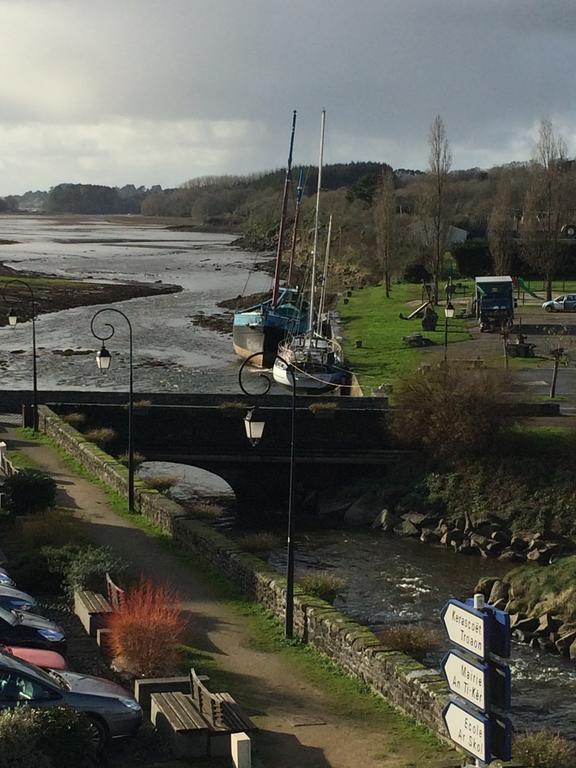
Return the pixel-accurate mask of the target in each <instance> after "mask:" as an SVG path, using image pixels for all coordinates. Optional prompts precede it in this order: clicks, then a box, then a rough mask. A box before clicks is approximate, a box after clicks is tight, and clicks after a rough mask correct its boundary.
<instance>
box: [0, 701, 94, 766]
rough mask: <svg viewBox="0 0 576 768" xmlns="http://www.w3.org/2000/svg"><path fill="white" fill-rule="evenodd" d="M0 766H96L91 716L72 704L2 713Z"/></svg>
mask: <svg viewBox="0 0 576 768" xmlns="http://www.w3.org/2000/svg"><path fill="white" fill-rule="evenodd" d="M0 743H1V744H2V749H1V750H0V768H92V767H93V766H96V765H97V762H96V755H95V753H94V748H93V746H92V743H91V740H90V728H89V724H88V720H87V718H86V717H85V716H84V715H82V714H80V713H78V712H75V711H74V710H72V709H69V708H68V707H56V708H50V709H29V708H27V707H17V708H15V709H9V710H5V711H3V712H0Z"/></svg>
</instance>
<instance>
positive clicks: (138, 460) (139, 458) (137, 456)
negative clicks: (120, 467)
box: [118, 451, 146, 467]
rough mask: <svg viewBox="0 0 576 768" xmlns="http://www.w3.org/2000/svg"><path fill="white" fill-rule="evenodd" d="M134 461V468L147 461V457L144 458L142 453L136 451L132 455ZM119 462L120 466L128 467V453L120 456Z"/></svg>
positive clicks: (125, 452)
mask: <svg viewBox="0 0 576 768" xmlns="http://www.w3.org/2000/svg"><path fill="white" fill-rule="evenodd" d="M132 459H133V461H134V466H136V467H137V466H138V464H142V462H143V461H146V456H143V455H142V454H141V453H138V451H134V452H133V454H132ZM118 461H119V462H120V464H124V466H125V467H127V466H128V451H124V453H121V454H120V455H119V456H118Z"/></svg>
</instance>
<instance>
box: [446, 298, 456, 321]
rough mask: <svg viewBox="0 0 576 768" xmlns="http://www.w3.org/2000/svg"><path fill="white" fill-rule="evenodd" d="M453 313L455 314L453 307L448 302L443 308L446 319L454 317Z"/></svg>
mask: <svg viewBox="0 0 576 768" xmlns="http://www.w3.org/2000/svg"><path fill="white" fill-rule="evenodd" d="M454 312H455V309H454V305H453V304H452V302H451V301H449V302H448V303H447V304H446V306H445V308H444V314H445V315H446V317H447V318H451V317H454Z"/></svg>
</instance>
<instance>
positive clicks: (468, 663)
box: [442, 651, 512, 710]
mask: <svg viewBox="0 0 576 768" xmlns="http://www.w3.org/2000/svg"><path fill="white" fill-rule="evenodd" d="M442 671H443V672H444V674H445V675H446V679H447V681H448V685H449V687H450V690H451V691H452V693H455V694H456V695H457V696H460V698H462V699H465V700H466V701H469V702H470V704H474V706H475V707H478V709H483V710H488V709H490V708H491V707H499V708H500V709H508V708H509V707H510V699H511V688H512V684H511V676H510V667H508V665H506V664H499V663H498V662H496V661H490V662H489V663H483V662H481V661H476V660H474V659H468V658H466V656H465V655H463V654H462V653H460V651H450V653H449V654H448V655H447V656H445V657H444V658H443V659H442Z"/></svg>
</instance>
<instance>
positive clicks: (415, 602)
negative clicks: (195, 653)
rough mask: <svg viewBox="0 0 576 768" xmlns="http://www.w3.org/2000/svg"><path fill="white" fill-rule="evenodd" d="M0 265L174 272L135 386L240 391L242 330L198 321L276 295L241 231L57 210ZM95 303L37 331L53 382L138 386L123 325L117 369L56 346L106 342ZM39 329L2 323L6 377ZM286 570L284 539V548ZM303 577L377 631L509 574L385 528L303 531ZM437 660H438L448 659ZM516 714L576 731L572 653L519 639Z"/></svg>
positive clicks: (82, 271) (42, 371)
mask: <svg viewBox="0 0 576 768" xmlns="http://www.w3.org/2000/svg"><path fill="white" fill-rule="evenodd" d="M1 239H13V240H17V241H19V244H18V245H1V246H0V260H1V261H3V262H5V263H6V264H8V265H10V266H13V267H15V268H17V269H31V270H37V271H40V272H49V273H52V274H55V275H60V276H63V277H82V278H86V279H95V280H100V281H102V280H120V281H122V280H138V281H143V282H146V281H150V282H154V281H157V280H163V281H164V282H169V283H178V284H180V285H181V286H182V287H183V291H182V292H181V293H178V294H167V295H163V296H155V297H153V298H142V299H133V300H131V301H129V302H123V303H122V304H121V307H122V309H123V311H125V312H126V313H127V314H129V316H130V318H131V321H132V324H133V327H134V345H135V347H134V354H135V389H136V390H137V391H138V390H139V391H146V390H150V391H176V392H177V391H181V392H231V393H237V392H238V389H237V387H238V385H237V373H238V361H237V360H236V358H235V356H234V354H233V352H232V349H231V336H229V335H225V334H220V333H217V332H215V331H211V330H209V329H207V328H203V327H200V326H197V325H194V324H193V323H192V319H191V316H193V315H195V314H196V313H198V312H204V313H206V314H214V313H217V312H219V311H221V310H219V309H218V308H217V306H216V303H217V302H218V301H220V300H222V299H226V298H231V297H234V296H236V295H238V294H242V293H244V292H246V293H254V292H256V291H263V290H267V289H268V287H269V286H270V277H269V276H268V275H267V274H266V273H265V272H263V271H261V270H260V269H258V267H259V266H261V264H262V261H263V257H261V256H255V255H254V254H248V253H245V252H242V251H241V250H239V249H237V248H235V247H232V246H231V242H232V240H233V237H232V236H227V235H212V234H203V233H182V232H170V231H168V230H165V229H159V228H157V227H155V226H153V225H150V226H142V225H123V224H121V223H115V224H108V223H106V222H105V221H104V220H101V219H98V218H94V219H90V220H88V221H87V222H86V223H78V222H74V221H72V222H70V220H58V219H49V218H45V217H36V218H34V217H22V216H17V217H16V216H12V217H11V216H2V217H0V240H1ZM93 313H94V308H89V307H86V308H77V309H72V310H66V311H63V312H57V313H54V314H50V315H43V316H41V317H40V318H39V321H38V327H37V337H38V347H39V359H38V375H39V386H40V388H42V387H46V388H51V389H58V388H63V389H64V388H70V389H82V388H88V389H94V388H98V387H108V388H113V389H124V388H125V387H126V375H127V371H126V366H127V344H126V341H127V337H126V334H125V331H124V329H123V328H122V327H121V324H120V323H118V325H117V333H116V336H115V337H114V340H113V341H114V343H112V342H110V344H109V348H110V349H111V351H112V352H113V353H114V355H115V356H117V357H116V358H115V364H114V365H113V366H112V367H111V369H110V371H109V373H108V374H107V375H106V376H103V375H102V374H100V373H99V372H98V371H97V369H96V366H95V364H94V360H93V357H92V355H90V356H72V357H61V356H58V355H54V354H53V350H55V349H67V348H71V349H76V350H83V349H95V348H96V346H97V343H96V342H95V340H94V338H93V337H92V336H91V334H90V318H91V317H92V315H93ZM29 334H30V331H29V327H27V326H26V325H22V326H17V327H16V328H7V327H6V328H2V329H0V357H3V358H4V360H5V361H6V364H7V367H6V368H5V371H4V374H3V382H2V386H3V387H6V388H19V387H27V386H29V383H30V365H29V360H28V359H27V357H28V356H27V355H23V354H14V352H15V351H17V350H22V349H24V350H26V349H28V348H29V345H30V335H29ZM144 471H145V472H153V473H157V472H158V471H168V472H169V473H170V474H176V475H178V482H177V485H176V486H175V489H174V491H175V494H176V495H177V496H178V497H179V498H180V499H182V500H183V501H186V500H187V499H189V498H190V497H191V496H195V495H206V496H211V497H212V496H214V495H215V494H223V495H224V497H225V498H226V500H227V501H228V502H230V501H231V498H230V489H228V488H227V486H226V484H225V483H223V482H222V481H218V480H215V479H214V477H213V476H210V475H208V473H204V472H202V471H200V470H192V469H188V468H184V467H174V466H168V467H167V466H163V465H150V466H148V467H146V468H145V470H144ZM271 563H272V564H273V565H275V566H277V567H279V568H283V567H284V548H283V547H280V548H279V549H278V550H277V551H276V552H274V553H273V554H272V556H271ZM296 565H297V573H299V574H300V573H304V572H305V571H307V570H311V569H315V570H318V569H320V570H330V571H332V572H334V573H335V574H337V575H338V576H340V577H341V578H342V579H343V581H344V584H345V586H344V588H343V590H342V594H341V595H340V596H339V597H338V598H337V601H336V604H337V606H338V607H339V608H340V609H341V610H343V611H345V612H346V613H348V614H349V615H350V616H352V617H354V618H355V619H357V620H358V621H361V622H363V623H365V624H367V625H368V626H371V627H374V628H375V629H378V628H380V627H383V626H386V625H388V624H393V623H410V622H413V623H419V624H423V625H425V626H428V627H439V612H440V610H441V608H442V606H443V605H444V603H445V602H446V600H447V599H448V598H450V597H459V598H463V597H466V596H469V595H471V593H472V589H473V586H474V584H475V582H476V581H477V579H478V578H479V577H480V576H483V575H487V574H494V573H504V572H505V567H503V566H502V565H501V564H499V563H497V562H495V561H486V560H482V559H481V558H464V557H463V556H461V555H456V554H455V553H452V552H450V551H448V550H445V549H440V548H437V547H432V546H428V545H423V544H420V543H418V542H414V541H412V540H407V539H399V538H390V537H387V536H385V535H383V534H381V533H378V532H364V531H342V530H337V531H310V530H307V531H306V532H305V533H301V534H300V536H299V537H298V539H297V564H296ZM434 661H435V662H436V663H437V661H438V660H437V659H435V660H434ZM511 666H512V670H513V704H514V716H513V717H514V720H515V722H516V725H517V727H519V728H527V727H532V728H534V727H539V728H540V727H548V728H551V729H553V730H559V731H562V732H563V733H566V734H567V735H570V736H571V737H573V738H576V704H575V702H574V694H575V693H576V665H573V664H570V663H569V662H567V661H564V660H563V659H561V658H559V657H555V656H552V655H549V654H545V653H539V652H536V651H533V650H531V649H529V648H527V647H524V646H520V645H518V644H515V645H514V651H513V658H512V661H511Z"/></svg>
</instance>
